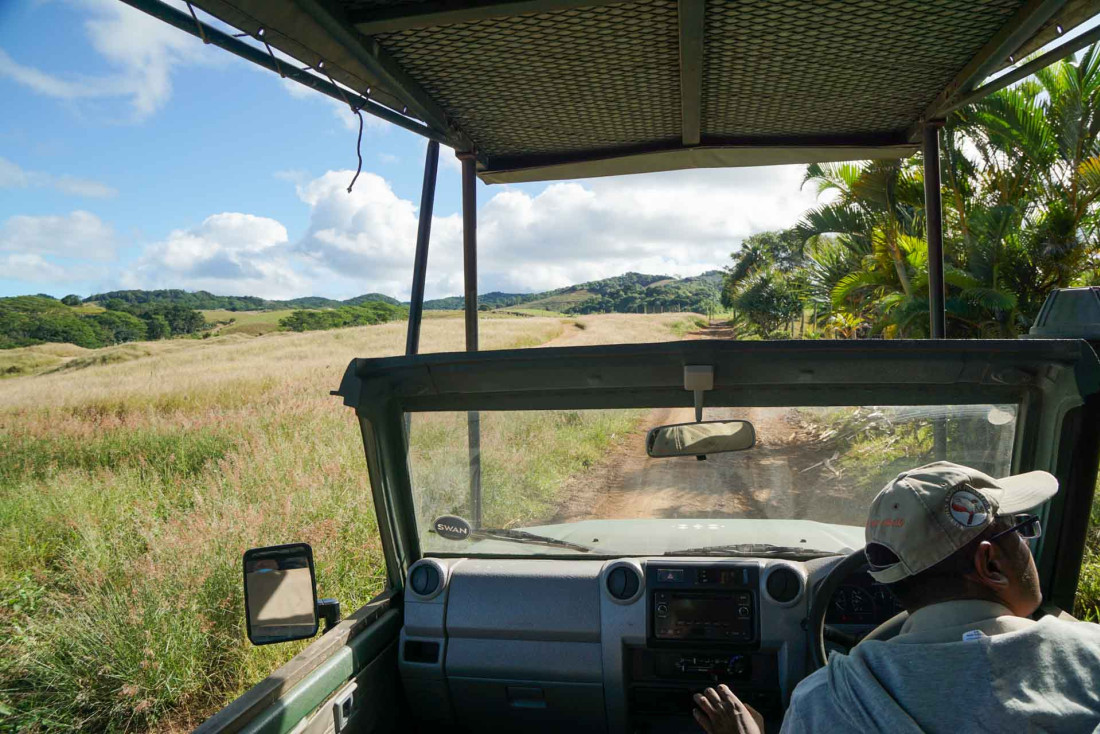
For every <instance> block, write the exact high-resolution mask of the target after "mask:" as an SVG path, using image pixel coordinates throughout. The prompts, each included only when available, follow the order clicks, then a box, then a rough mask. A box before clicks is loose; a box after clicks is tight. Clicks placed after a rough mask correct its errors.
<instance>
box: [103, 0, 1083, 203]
mask: <svg viewBox="0 0 1100 734" xmlns="http://www.w3.org/2000/svg"><path fill="white" fill-rule="evenodd" d="M124 1H125V2H127V3H129V4H131V5H134V6H136V7H138V8H140V9H142V10H145V11H146V12H151V13H153V14H155V15H158V16H160V17H162V18H164V19H168V18H166V17H165V12H164V8H165V7H167V6H163V5H162V3H160V2H159V1H158V0H124ZM192 4H193V5H194V6H196V7H198V8H201V9H202V10H204V11H206V12H207V13H209V14H211V15H213V16H215V17H217V18H219V19H220V20H222V21H224V22H225V23H228V24H229V25H231V26H234V27H236V28H238V29H240V30H241V31H243V32H244V34H247V35H248V36H251V37H252V39H254V40H258V41H261V42H262V43H266V44H268V45H269V46H270V47H271V48H274V49H277V50H279V51H281V52H283V53H285V54H287V55H289V56H292V57H294V58H295V59H297V60H298V61H300V62H302V64H304V65H305V66H307V67H310V69H311V70H312V71H314V72H316V74H317V76H315V77H314V78H316V79H318V80H320V81H322V82H323V81H324V78H327V79H328V81H330V82H336V83H339V85H342V87H345V88H346V89H347V90H350V91H352V92H354V93H358V94H354V93H352V94H347V93H346V92H343V91H341V94H344V95H345V96H346V97H347V98H348V100H349V104H350V105H351V106H353V107H354V106H357V102H356V100H361V97H360V95H362V96H363V97H368V98H369V99H370V100H371V104H369V105H368V106H367V111H372V112H375V114H379V113H382V114H383V116H388V118H389V119H391V120H395V119H396V116H395V115H393V114H392V113H391V112H390V111H391V110H392V111H396V112H397V113H399V114H400V115H402V116H404V117H406V118H410V119H409V120H408V121H409V122H415V123H416V124H415V125H408V124H404V125H403V126H405V127H413V128H414V129H418V131H420V132H422V133H423V134H425V135H426V136H428V137H431V138H434V139H436V140H439V141H440V142H443V143H445V144H448V145H451V146H452V147H454V148H455V150H456V151H458V152H459V153H469V154H471V155H473V156H474V157H475V158H476V161H477V172H478V175H479V176H480V177H481V179H482V180H483V181H486V182H489V183H496V182H518V181H535V180H547V179H562V178H582V177H588V176H601V175H614V174H627V173H641V172H651V171H661V170H673V169H683V168H700V167H721V166H749V165H767V164H779V163H806V162H812V161H828V160H853V159H874V158H896V157H901V156H907V155H910V154H912V153H913V152H915V151H916V150H917V147H918V143H919V141H920V138H921V126H922V125H923V124H925V123H926V122H928V121H934V120H936V119H937V118H941V117H942V116H943V115H944V113H945V112H946V111H947V110H949V109H951V107H952V104H953V103H954V102H957V101H958V100H959V99H960V98H961V97H962V96H964V95H966V94H967V93H969V92H971V91H972V90H973V89H974V88H975V87H976V86H977V85H978V84H979V83H980V82H981V81H982V80H983V79H985V78H986V77H988V76H989V75H990V74H991V73H993V72H995V71H997V70H998V69H1000V68H1004V67H1005V66H1006V65H1009V64H1011V63H1013V62H1014V61H1015V60H1017V59H1020V58H1022V57H1023V56H1025V55H1027V54H1029V53H1031V52H1033V51H1035V50H1036V49H1038V48H1039V47H1040V46H1042V45H1043V44H1045V43H1047V42H1049V41H1051V40H1053V39H1055V38H1056V37H1057V36H1058V35H1061V34H1063V33H1065V32H1068V31H1069V30H1071V29H1072V28H1074V27H1075V26H1077V25H1079V24H1080V23H1081V22H1083V21H1085V20H1087V19H1088V18H1089V17H1091V16H1092V15H1093V14H1095V13H1096V12H1097V10H1098V9H1100V3H1098V2H1097V1H1096V0H1069V1H1068V2H1067V1H1066V0H1060V1H1058V0H1030V1H1027V2H1025V1H1022V0H891V1H890V2H880V1H879V0H858V1H856V2H845V1H842V0H817V1H815V2H805V1H804V0H678V1H677V0H643V1H642V2H615V1H609V0H459V1H455V0H194V1H193V3H192ZM158 6H159V7H158ZM168 10H171V9H170V8H168ZM173 12H175V11H173ZM194 18H195V25H198V18H197V16H194ZM169 20H170V22H173V23H175V24H176V25H179V26H180V27H184V26H183V25H182V24H181V23H180V22H177V21H180V20H190V19H189V18H188V17H187V15H186V14H177V17H176V18H175V19H169ZM190 30H191V31H192V32H194V30H195V29H194V27H192V28H191V29H190ZM209 36H210V34H209V30H208V32H207V34H206V35H204V36H203V37H204V39H205V40H211V39H210V37H209ZM213 42H217V41H213ZM219 45H225V44H222V43H219ZM259 48H261V49H262V48H264V47H263V46H260V47H259ZM272 59H273V60H274V56H273V55H272ZM254 60H257V59H254ZM261 61H262V60H261ZM286 67H287V64H286V63H285V62H284V63H283V64H282V67H280V68H279V69H278V70H279V71H280V73H284V74H287V72H288V71H289V72H290V73H289V74H288V75H290V76H292V77H294V76H297V75H298V74H297V73H298V72H299V70H298V69H288V68H286ZM312 86H318V85H317V83H313V84H312ZM333 86H335V85H333ZM338 91H339V90H338ZM329 93H330V94H332V90H331V89H330V90H329ZM361 101H365V100H361ZM382 107H385V108H388V109H387V110H383V109H381V108H382ZM396 121H397V122H398V124H402V120H396ZM421 123H422V124H421Z"/></svg>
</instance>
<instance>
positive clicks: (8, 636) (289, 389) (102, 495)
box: [0, 314, 685, 731]
mask: <svg viewBox="0 0 1100 734" xmlns="http://www.w3.org/2000/svg"><path fill="white" fill-rule="evenodd" d="M684 318H685V316H683V315H665V316H650V317H644V316H622V317H619V316H616V317H584V318H582V319H561V318H545V317H524V318H518V317H512V318H506V317H490V318H485V319H484V320H483V323H482V324H481V343H482V347H483V348H484V349H501V348H517V347H534V346H538V345H541V344H547V343H555V344H587V343H600V342H609V341H657V340H667V339H673V338H676V336H677V331H676V330H679V329H680V327H677V326H676V325H677V324H678V323H679V322H680V321H682V320H683V319H684ZM578 324H580V325H582V326H583V328H581V327H580V326H578ZM422 341H423V351H425V352H430V351H448V350H461V349H462V348H463V346H464V335H463V331H462V328H461V314H456V315H455V316H449V315H434V314H433V315H431V316H430V317H429V318H426V319H425V322H424V326H423V335H422ZM404 343H405V324H404V323H391V324H383V325H379V326H371V327H360V328H351V329H340V330H335V331H326V332H309V333H303V334H294V333H285V332H277V333H272V334H268V335H266V336H263V337H259V338H256V337H249V336H244V335H242V334H231V335H228V336H222V337H217V338H211V339H204V340H196V339H180V340H167V341H160V342H149V343H138V344H127V345H121V346H119V347H111V348H108V349H101V350H79V349H77V348H73V347H65V346H59V345H46V346H41V347H32V348H30V349H29V350H9V351H11V352H14V351H20V352H22V353H21V355H20V359H23V360H28V359H31V358H32V357H31V356H28V355H33V358H34V359H38V360H39V361H41V362H45V363H47V364H45V365H44V366H43V365H41V364H40V365H39V366H37V367H34V368H33V369H31V370H30V371H31V372H33V373H35V374H29V375H24V376H21V377H13V378H12V379H7V380H3V381H0V730H6V731H36V730H89V729H90V730H103V729H107V730H130V731H154V730H155V731H174V730H184V729H187V728H189V727H190V726H192V725H194V724H195V723H197V722H198V721H200V720H201V719H202V718H204V717H205V716H206V715H208V714H209V713H211V712H212V711H215V710H217V709H218V708H220V707H221V706H223V705H224V704H225V703H226V702H227V701H229V700H231V699H232V698H233V697H235V696H236V695H237V694H238V693H239V692H240V691H242V690H244V689H246V688H247V687H248V686H250V685H251V684H253V683H255V682H256V681H257V680H259V679H260V678H262V677H263V676H264V675H266V674H267V673H268V672H270V671H271V670H272V669H273V668H275V667H276V666H277V665H278V664H280V663H281V662H283V661H285V660H286V659H288V658H289V657H290V656H292V655H293V654H295V652H296V651H297V650H298V649H300V647H301V646H302V645H304V644H305V643H300V644H299V645H297V646H295V645H286V646H270V647H262V648H257V647H252V646H251V645H249V644H248V643H247V642H246V641H245V640H244V631H243V611H242V599H241V593H240V589H239V585H240V580H239V573H240V572H239V563H240V554H241V552H242V551H243V550H244V549H245V548H248V547H252V546H258V545H266V544H272V543H278V542H285V541H287V540H288V539H295V540H302V541H306V542H309V543H311V544H312V545H313V547H314V549H315V552H316V556H317V559H318V576H319V583H320V586H321V588H323V589H324V590H325V591H324V593H325V594H326V595H331V596H335V597H338V598H339V599H340V600H341V603H342V604H343V608H344V609H345V610H349V611H350V610H354V609H355V608H357V607H358V606H359V605H361V604H362V603H364V602H366V601H367V600H368V599H370V598H371V597H372V596H373V595H374V594H376V593H377V592H378V591H380V590H381V588H382V585H383V568H382V556H381V549H380V547H379V544H378V538H377V534H376V532H375V528H376V526H375V521H374V517H373V514H372V512H371V510H370V507H371V502H370V492H369V487H368V485H367V476H366V471H365V464H364V460H363V455H362V444H361V440H360V437H359V434H358V430H357V426H356V425H355V422H354V419H353V416H352V414H351V412H350V411H349V410H347V409H346V408H344V407H342V406H341V405H340V403H339V401H338V399H336V398H333V397H331V396H330V395H329V390H331V389H333V388H335V387H336V386H337V385H338V383H339V380H340V377H341V375H342V373H343V371H344V368H345V367H346V366H347V363H348V361H349V360H350V359H351V358H352V357H364V356H383V355H392V354H399V353H401V352H402V351H403V349H404ZM9 359H11V358H10V357H9ZM13 361H14V360H13ZM521 429H523V427H522V426H518V425H512V426H501V427H500V429H499V433H500V436H499V438H500V440H503V441H508V440H511V433H514V432H515V431H517V430H521ZM510 432H511V433H510ZM544 433H545V434H546V435H545V436H543V439H544V442H546V443H548V445H547V450H548V451H553V452H558V454H557V455H558V457H559V458H561V461H557V460H555V461H557V463H558V464H562V463H563V462H564V465H565V466H568V465H569V464H568V462H569V461H573V462H574V463H575V464H576V465H578V466H579V465H580V463H578V462H583V461H584V460H585V459H584V457H585V456H587V455H589V454H591V453H592V452H593V451H594V450H596V449H598V447H599V445H600V442H601V441H606V440H608V431H607V426H602V425H598V423H593V424H592V425H591V426H589V427H586V426H584V425H581V426H579V427H577V429H576V430H575V431H573V432H571V433H570V434H569V435H568V436H565V435H564V434H563V438H562V439H561V443H560V445H558V444H553V435H551V434H552V433H553V432H546V431H544ZM493 435H494V434H492V433H490V434H488V435H487V438H486V440H496V439H494V438H493ZM430 438H431V432H430V431H422V432H417V435H416V436H415V437H414V446H413V448H414V450H417V451H419V450H422V449H424V448H425V447H426V446H427V443H426V442H428V441H429V440H430ZM562 457H564V458H562ZM494 471H498V469H494ZM499 471H502V472H511V473H512V474H513V476H512V478H511V479H512V480H514V482H515V483H518V484H522V485H523V486H537V485H538V482H539V481H540V479H539V473H540V472H544V471H545V464H544V463H539V462H532V461H527V462H525V463H518V464H515V465H514V466H507V465H505V466H502V467H500V468H499ZM512 514H514V513H512ZM501 519H502V520H507V518H501Z"/></svg>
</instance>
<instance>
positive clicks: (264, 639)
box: [244, 543, 318, 645]
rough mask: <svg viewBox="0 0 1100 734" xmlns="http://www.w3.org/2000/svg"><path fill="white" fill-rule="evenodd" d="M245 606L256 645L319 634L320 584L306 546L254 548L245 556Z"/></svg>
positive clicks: (247, 619)
mask: <svg viewBox="0 0 1100 734" xmlns="http://www.w3.org/2000/svg"><path fill="white" fill-rule="evenodd" d="M244 605H245V609H246V613H245V620H246V622H247V625H248V639H249V640H250V641H251V642H252V644H253V645H270V644H272V643H275V642H290V641H291V640H304V639H305V638H307V637H313V636H314V635H316V634H317V628H318V623H317V622H318V620H317V580H316V577H315V576H314V571H313V549H312V548H310V547H309V545H307V544H306V543H291V544H289V545H274V546H270V547H268V548H251V549H249V550H247V551H245V554H244Z"/></svg>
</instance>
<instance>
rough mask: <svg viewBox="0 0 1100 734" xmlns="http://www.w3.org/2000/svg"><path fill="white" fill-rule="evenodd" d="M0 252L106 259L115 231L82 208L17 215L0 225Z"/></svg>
mask: <svg viewBox="0 0 1100 734" xmlns="http://www.w3.org/2000/svg"><path fill="white" fill-rule="evenodd" d="M0 251H7V252H16V253H21V254H28V255H38V256H41V255H56V256H59V257H65V258H75V259H80V260H89V259H94V260H109V259H110V258H112V257H113V256H114V252H115V234H114V230H113V229H112V228H111V226H110V225H109V224H106V223H105V222H103V221H101V220H100V219H99V217H97V216H96V215H94V214H92V213H90V212H86V211H80V210H77V211H74V212H71V213H69V214H67V215H47V216H41V217H33V216H26V215H18V216H14V217H11V218H9V219H8V220H7V221H6V222H4V224H3V225H2V226H0Z"/></svg>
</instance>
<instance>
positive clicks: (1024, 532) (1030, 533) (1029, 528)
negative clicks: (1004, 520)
mask: <svg viewBox="0 0 1100 734" xmlns="http://www.w3.org/2000/svg"><path fill="white" fill-rule="evenodd" d="M1012 522H1013V523H1014V524H1013V525H1012V527H1010V528H1008V529H1007V530H1002V531H1001V532H999V533H997V534H996V535H993V536H991V537H990V538H989V539H988V540H990V541H991V542H992V541H994V540H996V539H997V538H1000V537H1001V536H1002V535H1008V534H1009V533H1019V534H1020V537H1021V538H1023V539H1025V540H1034V539H1035V538H1038V537H1039V536H1040V535H1042V534H1043V527H1042V525H1040V524H1039V516H1038V515H1015V516H1013V518H1012Z"/></svg>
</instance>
